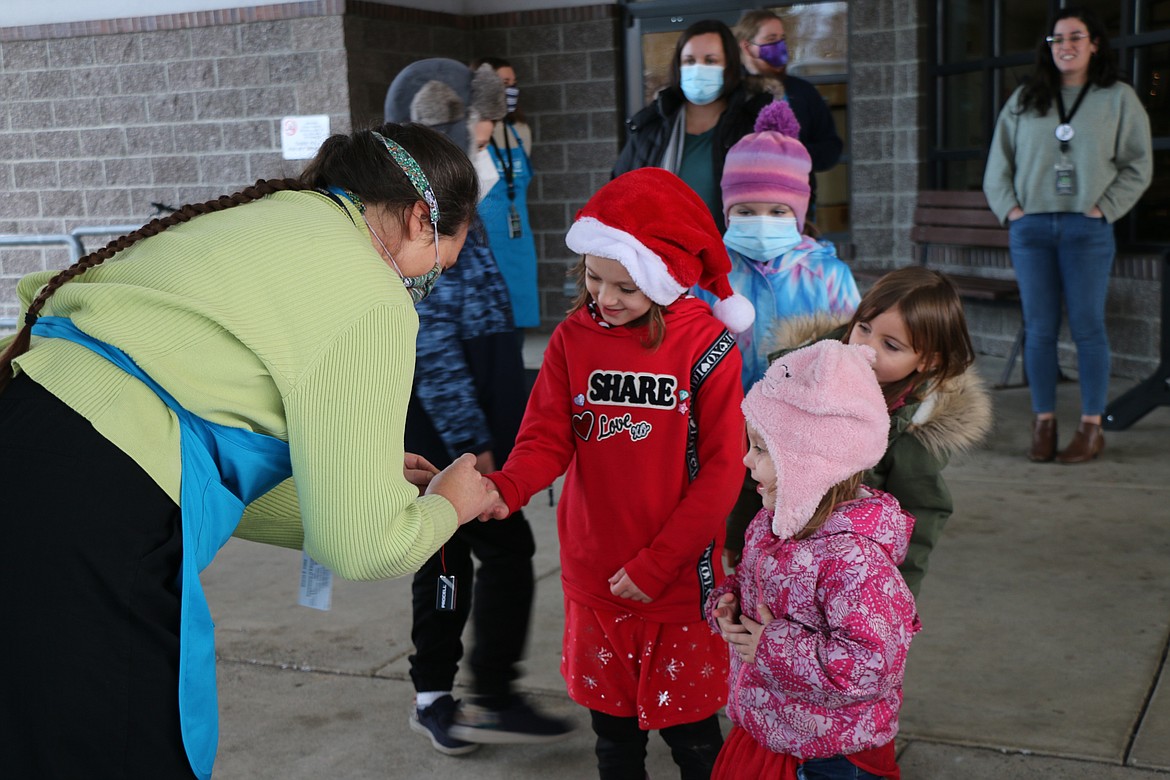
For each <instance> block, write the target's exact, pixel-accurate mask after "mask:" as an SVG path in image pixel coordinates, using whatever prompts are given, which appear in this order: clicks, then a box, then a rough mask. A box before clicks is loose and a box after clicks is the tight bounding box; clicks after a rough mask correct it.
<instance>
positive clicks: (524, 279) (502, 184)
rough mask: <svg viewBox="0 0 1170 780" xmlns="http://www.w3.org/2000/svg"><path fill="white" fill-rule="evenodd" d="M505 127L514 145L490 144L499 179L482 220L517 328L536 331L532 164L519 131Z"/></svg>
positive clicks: (483, 206)
mask: <svg viewBox="0 0 1170 780" xmlns="http://www.w3.org/2000/svg"><path fill="white" fill-rule="evenodd" d="M504 128H505V129H504V132H505V133H511V134H512V137H513V138H514V139H515V145H513V144H512V143H511V142H509V143H508V144H506V145H505V147H503V148H501V147H500V146H497V145H496V144H488V149H489V150H490V152H491V155H492V161H493V162H495V164H496V170H497V171H499V173H500V180H499V181H498V182H496V185H495V186H494V187H492V188H491V190H490V191H489V192H488V194H487V196H486V197H485V198H484V199H483V201H481V202H480V204H479V217H480V219H482V220H483V224H484V228H485V229H486V230H487V236H488V246H490V247H491V248H492V254H493V255H494V256H495V258H496V265H498V266H499V267H500V273H501V274H503V276H504V283H505V284H507V285H508V295H509V296H510V297H511V298H512V319H514V320H515V321H516V327H517V328H535V327H536V326H538V325H540V303H539V299H538V297H537V293H536V240H535V239H534V238H533V236H532V226H531V225H530V224H529V223H528V184H529V183H530V182H531V181H532V165H531V164H530V162H529V160H528V154H527V153H526V152H525V151H524V147H523V146H521V144H520V136H519V135H518V134H517V133H516V128H514V127H512V126H511V125H505V126H504ZM505 155H507V159H508V160H509V161H510V162H511V178H512V182H511V187H509V183H508V170H507V166H506V165H505V164H504V163H505ZM513 208H515V209H516V214H517V216H518V217H519V223H520V232H519V235H517V236H516V237H515V238H513V237H512V234H511V231H510V230H509V225H508V220H509V219H510V217H511V211H512V209H513Z"/></svg>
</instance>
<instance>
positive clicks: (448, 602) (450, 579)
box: [435, 574, 455, 612]
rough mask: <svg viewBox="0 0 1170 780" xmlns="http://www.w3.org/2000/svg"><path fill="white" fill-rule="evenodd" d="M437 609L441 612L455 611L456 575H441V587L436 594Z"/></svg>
mask: <svg viewBox="0 0 1170 780" xmlns="http://www.w3.org/2000/svg"><path fill="white" fill-rule="evenodd" d="M435 609H437V610H438V611H440V612H454V611H455V575H454V574H440V575H439V587H438V590H437V592H436V593H435Z"/></svg>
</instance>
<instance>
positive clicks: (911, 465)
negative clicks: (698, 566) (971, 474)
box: [729, 318, 992, 598]
mask: <svg viewBox="0 0 1170 780" xmlns="http://www.w3.org/2000/svg"><path fill="white" fill-rule="evenodd" d="M775 336H776V339H775V342H774V343H775V344H776V345H787V346H784V347H783V348H781V349H777V350H775V351H773V353H772V354H770V355H769V358H771V359H774V358H775V357H776V356H778V355H780V354H783V353H785V352H788V351H791V350H793V349H796V348H797V347H801V346H805V345H806V344H811V343H812V342H814V341H819V340H821V339H827V338H832V339H838V340H839V339H841V338H843V337H844V336H845V324H844V323H842V322H832V321H830V320H828V319H827V318H804V319H797V320H796V321H788V322H786V323H785V325H784V326H783V327H782V328H780V329H778V332H777V333H776V334H775ZM991 423H992V416H991V399H990V397H989V396H988V393H987V388H986V386H985V385H984V383H983V380H982V379H980V377H979V375H978V374H976V373H975V372H974V371H967V372H965V373H963V374H960V375H959V376H957V377H954V378H952V379H949V380H947V381H946V382H944V383H942V384H941V385H939V386H938V387H935V388H932V389H929V390H928V391H927V392H926V394H925V395H924V396H921V397H918V396H916V395H915V394H911V397H910V398H909V399H908V400H907V402H906V403H905V404H903V405H901V406H899V407H898V408H896V409H894V410H893V411H892V412H890V440H889V444H888V445H887V447H886V453H885V455H883V456H882V459H881V460H880V461H879V462H878V464H877V465H876V466H874V467H873V468H872V469H870V470H869V472H867V473H866V476H865V480H864V481H865V484H866V485H869V486H870V487H874V488H877V489H879V490H884V491H886V492H888V493H892V494H893V496H894V497H895V498H897V499H898V502H899V503H901V505H902V508H903V509H905V510H906V511H907V512H909V513H910V514H912V515H914V521H915V522H914V532H913V534H912V535H911V537H910V549H909V551H908V552H907V554H906V560H905V561H904V562H903V563H902V565H901V566H899V567H898V568H899V570H900V571H901V572H902V576H903V577H904V578H905V580H906V584H907V585H908V586H909V588H910V591H911V592H912V593H913V594H914V596H915V597H916V598H917V596H918V591H919V589H920V588H921V586H922V579H923V578H924V577H925V576H926V570H927V566H928V559H929V558H930V553H931V551H932V550H934V546H935V544H936V543H937V542H938V538H939V537H940V536H941V535H942V531H943V527H944V526H945V525H946V523H947V520H949V519H950V517H951V514H952V513H953V512H954V501H953V500H952V499H951V492H950V490H949V489H947V483H946V480H945V479H943V475H942V471H943V469H944V468H946V466H947V464H948V463H949V462H950V459H951V457H952V456H954V455H955V454H956V453H960V452H965V451H967V450H970V449H972V448H974V447H975V446H976V445H978V444H979V443H980V442H981V441H982V440H983V438H984V437H985V436H986V435H987V433H988V432H989V431H990V429H991ZM729 533H730V531H729Z"/></svg>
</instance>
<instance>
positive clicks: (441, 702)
mask: <svg viewBox="0 0 1170 780" xmlns="http://www.w3.org/2000/svg"><path fill="white" fill-rule="evenodd" d="M458 706H459V703H458V702H456V701H455V700H454V699H453V698H451V696H449V695H448V696H440V697H439V698H438V699H435V702H434V703H433V704H432V705H431V706H429V707H426V708H424V709H421V710H420V709H419V708H418V707H415V708H414V711H413V712H411V713H410V730H411V731H417V732H418V733H419V734H426V735H427V736H428V737H430V738H431V744H432V745H434V746H435V750H437V751H439V752H440V753H444V754H446V755H448V756H462V755H464V754H465V753H470V752H471V751H473V750H478V749H479V745H475V744H472V743H470V742H463V741H462V740H459V739H456V738H455V737H453V736H451V724H452V723H453V722H454V720H455V710H456V709H457V708H458Z"/></svg>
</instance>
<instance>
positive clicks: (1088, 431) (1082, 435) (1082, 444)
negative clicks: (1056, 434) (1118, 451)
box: [1056, 422, 1105, 463]
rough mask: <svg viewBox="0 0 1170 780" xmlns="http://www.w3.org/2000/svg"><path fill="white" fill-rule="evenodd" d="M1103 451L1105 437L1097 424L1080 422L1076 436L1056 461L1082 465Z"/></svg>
mask: <svg viewBox="0 0 1170 780" xmlns="http://www.w3.org/2000/svg"><path fill="white" fill-rule="evenodd" d="M1103 449H1105V436H1104V435H1103V434H1102V433H1101V426H1100V425H1098V424H1097V423H1090V422H1081V424H1080V425H1078V426H1077V435H1076V436H1074V437H1073V440H1072V441H1071V442H1069V443H1068V446H1067V447H1065V448H1064V451H1062V452H1061V453H1060V454H1059V455H1057V456H1056V459H1057V460H1059V461H1060V462H1061V463H1084V462H1085V461H1089V460H1092V459H1093V458H1095V457H1097V456H1098V455H1100V454H1101V450H1103Z"/></svg>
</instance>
